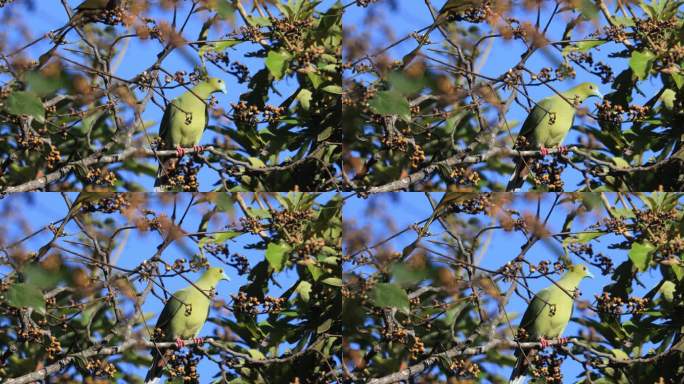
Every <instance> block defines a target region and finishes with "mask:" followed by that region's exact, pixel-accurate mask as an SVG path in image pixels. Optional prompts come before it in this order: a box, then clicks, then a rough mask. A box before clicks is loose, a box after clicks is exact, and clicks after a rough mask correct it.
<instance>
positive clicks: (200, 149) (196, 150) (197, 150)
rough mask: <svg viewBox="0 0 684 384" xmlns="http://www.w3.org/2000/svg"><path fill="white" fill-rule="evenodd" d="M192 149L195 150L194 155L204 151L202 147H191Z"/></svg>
mask: <svg viewBox="0 0 684 384" xmlns="http://www.w3.org/2000/svg"><path fill="white" fill-rule="evenodd" d="M192 149H194V150H195V153H200V152H202V151H204V146H203V145H193V146H192Z"/></svg>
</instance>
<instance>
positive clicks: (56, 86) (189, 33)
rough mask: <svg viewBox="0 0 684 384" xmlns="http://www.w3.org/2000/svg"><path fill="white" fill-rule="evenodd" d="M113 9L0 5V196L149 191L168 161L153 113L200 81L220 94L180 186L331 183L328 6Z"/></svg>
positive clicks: (335, 31)
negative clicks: (212, 80)
mask: <svg viewBox="0 0 684 384" xmlns="http://www.w3.org/2000/svg"><path fill="white" fill-rule="evenodd" d="M119 3H120V6H119V7H117V8H114V9H110V10H106V11H102V12H96V13H95V14H93V15H90V16H89V17H88V18H81V19H79V20H80V21H79V22H72V23H68V18H65V17H62V16H61V15H64V16H66V15H67V12H73V8H72V7H76V6H77V5H78V4H79V2H71V3H68V2H66V1H64V2H62V4H60V3H59V2H58V1H50V2H45V1H40V2H37V1H20V2H13V1H10V2H0V19H1V20H2V23H3V25H5V26H6V27H7V28H5V29H4V30H3V32H2V33H3V36H2V40H3V44H2V45H1V46H0V190H5V191H8V192H11V191H27V190H36V189H47V190H81V189H83V188H84V187H85V186H93V185H97V186H99V187H100V188H106V189H116V190H133V191H135V190H143V191H144V190H151V189H152V184H153V181H152V180H153V179H152V177H154V175H155V171H156V165H157V163H158V161H157V160H158V158H160V157H165V156H174V153H173V151H168V152H160V151H156V150H155V148H156V145H157V137H156V135H157V132H158V125H159V123H160V121H161V117H162V113H163V110H164V108H165V106H166V104H167V103H168V102H169V101H170V100H171V99H173V98H174V97H176V96H178V94H180V93H182V92H185V91H186V88H187V87H191V86H192V85H193V83H195V82H196V81H197V80H198V79H199V78H201V77H202V76H205V75H206V74H207V73H209V74H210V75H212V76H218V77H221V78H223V79H224V80H225V81H226V83H227V85H228V92H229V97H230V100H226V99H225V98H224V97H222V96H221V97H218V98H214V99H212V102H211V112H210V116H211V117H212V119H211V122H210V123H209V127H208V129H207V131H206V132H205V134H204V139H203V140H202V142H201V144H208V145H210V147H209V148H207V149H206V150H204V151H201V152H200V153H199V154H198V155H199V156H194V157H193V156H188V157H187V158H186V159H185V161H186V162H187V163H186V166H185V167H182V173H183V175H184V176H185V177H186V179H187V182H186V186H185V189H186V190H191V191H192V190H202V191H211V190H231V189H236V190H272V191H286V190H295V189H299V190H331V189H334V184H335V182H336V178H337V176H336V175H337V167H336V166H335V165H334V163H335V162H336V160H337V158H338V155H337V153H338V150H339V144H340V141H341V135H340V131H339V129H337V127H338V124H339V121H340V113H341V105H340V95H341V92H342V90H341V76H340V53H341V52H340V45H341V37H342V31H341V28H342V27H341V8H340V6H339V5H338V4H335V3H334V2H333V1H330V0H326V1H304V0H288V1H267V2H264V1H259V2H252V1H242V0H234V1H230V0H191V1H181V0H168V1H166V0H165V1H161V2H148V1H142V0H125V1H120V2H119ZM62 5H64V6H62ZM67 5H70V7H67ZM45 20H47V22H46V21H45ZM72 24H73V25H75V27H74V28H67V27H69V26H70V25H72ZM62 31H66V34H65V35H64V38H63V39H62V38H61V37H62V36H63V35H62ZM41 33H45V35H40V34H41ZM50 39H53V40H55V41H51V40H50ZM200 170H202V171H203V172H200ZM150 176H151V177H150Z"/></svg>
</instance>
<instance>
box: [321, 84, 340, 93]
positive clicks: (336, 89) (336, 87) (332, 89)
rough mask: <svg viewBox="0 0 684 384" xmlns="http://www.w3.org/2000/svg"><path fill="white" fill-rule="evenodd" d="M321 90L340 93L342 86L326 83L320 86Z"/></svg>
mask: <svg viewBox="0 0 684 384" xmlns="http://www.w3.org/2000/svg"><path fill="white" fill-rule="evenodd" d="M321 89H322V90H323V92H328V93H332V94H335V95H341V94H342V87H341V86H339V85H326V86H325V87H323V88H321Z"/></svg>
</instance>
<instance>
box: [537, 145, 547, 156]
mask: <svg viewBox="0 0 684 384" xmlns="http://www.w3.org/2000/svg"><path fill="white" fill-rule="evenodd" d="M539 153H541V155H542V156H546V155H548V154H549V149H548V148H546V147H544V146H542V147H541V148H540V149H539Z"/></svg>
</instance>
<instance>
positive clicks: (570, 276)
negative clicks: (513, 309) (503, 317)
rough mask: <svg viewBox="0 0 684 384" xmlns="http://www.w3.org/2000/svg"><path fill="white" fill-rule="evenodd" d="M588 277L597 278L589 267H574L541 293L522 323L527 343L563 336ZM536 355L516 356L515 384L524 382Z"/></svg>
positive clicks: (536, 297) (579, 265)
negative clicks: (578, 293) (531, 360)
mask: <svg viewBox="0 0 684 384" xmlns="http://www.w3.org/2000/svg"><path fill="white" fill-rule="evenodd" d="M585 277H593V275H592V274H591V272H589V269H588V268H587V267H586V266H585V265H582V264H576V265H572V266H570V267H569V268H568V272H567V273H565V275H563V277H561V278H560V280H558V281H557V282H556V284H551V285H550V286H548V287H546V288H544V289H542V290H541V291H539V292H537V294H536V295H535V296H534V298H533V299H532V301H531V302H530V304H529V306H528V307H527V310H526V311H525V314H524V315H523V317H522V320H521V321H520V328H522V329H524V330H525V332H524V334H525V335H526V338H525V339H526V340H529V341H537V340H539V339H552V338H556V337H560V336H561V335H562V334H563V331H565V327H567V325H568V323H569V322H570V317H571V316H572V308H573V304H574V298H573V293H574V292H575V290H576V289H577V286H578V285H579V283H580V281H582V279H584V278H585ZM534 353H536V352H535V351H534V350H528V351H527V353H526V354H523V353H522V351H520V350H517V351H516V352H515V355H516V357H517V358H518V359H517V362H516V364H515V367H514V368H513V372H512V373H511V379H510V383H511V384H513V383H515V384H519V383H522V382H523V381H524V378H525V372H526V370H527V365H528V360H529V357H530V356H531V355H533V354H534Z"/></svg>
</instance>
